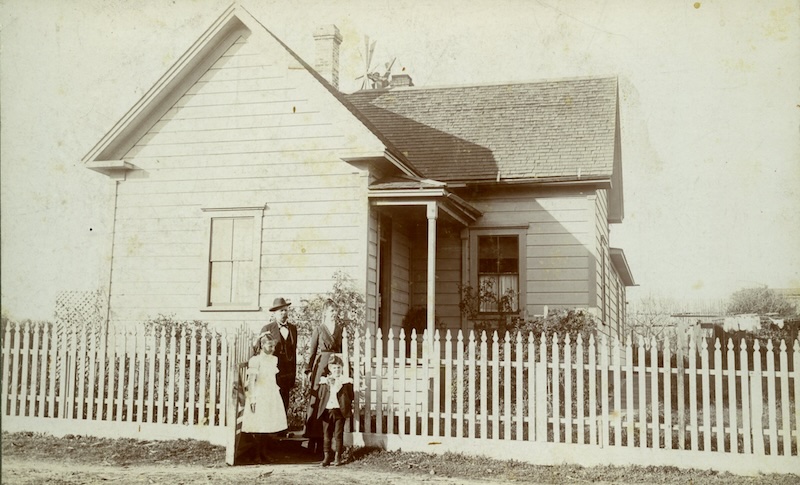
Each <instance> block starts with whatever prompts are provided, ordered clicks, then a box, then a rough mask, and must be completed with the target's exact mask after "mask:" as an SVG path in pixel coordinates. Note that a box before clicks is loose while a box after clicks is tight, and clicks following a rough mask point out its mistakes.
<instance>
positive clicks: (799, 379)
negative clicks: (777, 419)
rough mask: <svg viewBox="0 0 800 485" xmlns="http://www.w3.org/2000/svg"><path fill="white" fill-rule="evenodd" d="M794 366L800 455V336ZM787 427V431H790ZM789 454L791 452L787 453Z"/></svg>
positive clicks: (797, 436)
mask: <svg viewBox="0 0 800 485" xmlns="http://www.w3.org/2000/svg"><path fill="white" fill-rule="evenodd" d="M792 347H794V354H793V355H792V368H793V369H794V446H795V448H796V449H797V454H798V455H799V456H800V338H798V339H796V340H795V341H794V345H793V346H792ZM788 432H789V431H788V427H787V433H788ZM786 454H787V455H788V454H789V453H786Z"/></svg>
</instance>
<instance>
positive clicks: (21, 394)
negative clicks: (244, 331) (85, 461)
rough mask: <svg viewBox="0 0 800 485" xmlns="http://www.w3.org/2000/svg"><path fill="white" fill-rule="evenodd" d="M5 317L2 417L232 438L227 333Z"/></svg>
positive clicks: (83, 430)
mask: <svg viewBox="0 0 800 485" xmlns="http://www.w3.org/2000/svg"><path fill="white" fill-rule="evenodd" d="M56 327H57V326H54V325H52V324H46V323H25V324H13V323H10V324H8V325H7V326H6V328H5V329H4V333H3V347H2V372H3V374H2V389H1V390H0V399H2V417H3V427H4V429H6V430H15V429H16V430H41V431H50V432H53V431H56V432H61V433H62V434H63V433H66V432H70V433H74V434H93V435H95V436H104V435H107V436H111V437H121V436H126V437H137V438H141V439H166V438H197V439H204V440H209V441H211V442H214V443H218V444H223V443H224V442H225V439H226V438H225V436H224V431H225V427H226V406H227V405H228V394H229V392H230V386H229V383H228V382H227V379H228V375H229V372H228V371H227V369H228V368H229V366H230V362H229V359H230V356H229V353H230V349H231V348H232V347H231V345H230V344H231V342H232V341H234V340H235V336H233V337H234V338H231V336H228V335H226V334H219V333H216V332H208V331H205V330H203V331H195V330H191V329H188V330H187V329H185V328H184V329H181V328H175V327H172V328H167V327H160V328H159V327H155V328H152V329H146V328H145V327H144V326H140V327H132V328H128V329H118V330H112V331H111V332H110V333H106V332H104V331H100V330H98V329H96V328H92V327H85V326H84V327H82V326H72V327H70V328H60V329H59V328H56Z"/></svg>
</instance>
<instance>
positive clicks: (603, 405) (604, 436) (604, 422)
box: [589, 335, 610, 447]
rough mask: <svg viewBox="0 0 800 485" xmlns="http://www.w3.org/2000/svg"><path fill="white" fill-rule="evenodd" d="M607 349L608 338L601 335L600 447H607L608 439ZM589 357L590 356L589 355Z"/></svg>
mask: <svg viewBox="0 0 800 485" xmlns="http://www.w3.org/2000/svg"><path fill="white" fill-rule="evenodd" d="M608 354H609V349H608V337H607V336H605V335H603V336H602V337H601V340H600V412H601V419H600V432H601V438H600V440H599V443H598V444H599V445H600V446H602V447H606V446H608V444H609V443H608V437H609V432H610V429H609V424H610V423H609V422H608V404H609V402H608V400H609V395H608V392H609V389H608V380H609V377H608V373H609V355H608ZM589 355H591V354H589Z"/></svg>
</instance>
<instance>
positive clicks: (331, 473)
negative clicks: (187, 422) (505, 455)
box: [2, 457, 507, 485]
mask: <svg viewBox="0 0 800 485" xmlns="http://www.w3.org/2000/svg"><path fill="white" fill-rule="evenodd" d="M323 480H324V483H325V484H326V485H351V484H352V485H362V484H363V485H366V484H375V483H380V484H384V485H394V484H396V485H401V484H429V485H435V484H465V485H472V484H475V485H478V484H481V483H486V480H476V481H473V480H467V479H464V478H449V477H441V476H436V475H430V476H427V477H416V476H412V475H407V474H398V473H387V472H380V471H375V470H364V469H357V468H353V467H350V468H348V467H347V466H342V467H328V468H321V467H319V466H318V465H316V464H286V465H283V464H276V465H247V466H237V467H227V466H226V467H218V466H208V467H204V466H201V465H133V466H112V465H83V464H75V463H56V462H42V461H40V460H36V461H33V460H26V459H21V458H18V457H13V458H11V459H5V458H4V459H3V463H2V483H3V484H15V485H16V484H19V485H34V484H48V485H53V484H64V485H66V484H70V485H72V484H75V485H77V484H95V483H118V484H161V483H164V484H166V483H169V484H195V483H201V484H202V483H209V484H221V485H227V484H242V483H265V482H269V483H281V484H287V485H306V484H309V483H321V482H322V481H323ZM494 483H507V482H494Z"/></svg>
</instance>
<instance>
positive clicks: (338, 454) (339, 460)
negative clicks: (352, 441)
mask: <svg viewBox="0 0 800 485" xmlns="http://www.w3.org/2000/svg"><path fill="white" fill-rule="evenodd" d="M342 465H344V461H343V460H342V454H341V452H338V451H337V452H336V459H335V460H333V466H342Z"/></svg>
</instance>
